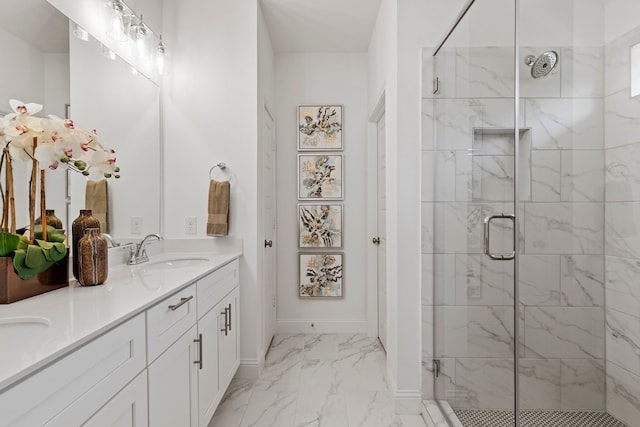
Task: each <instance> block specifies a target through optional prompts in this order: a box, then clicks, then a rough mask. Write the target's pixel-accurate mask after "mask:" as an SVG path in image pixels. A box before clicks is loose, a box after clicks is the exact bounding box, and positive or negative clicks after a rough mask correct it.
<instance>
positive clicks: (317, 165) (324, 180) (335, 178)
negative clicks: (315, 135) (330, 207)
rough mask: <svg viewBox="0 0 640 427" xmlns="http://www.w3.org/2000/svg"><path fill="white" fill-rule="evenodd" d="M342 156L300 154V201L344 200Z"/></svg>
mask: <svg viewBox="0 0 640 427" xmlns="http://www.w3.org/2000/svg"><path fill="white" fill-rule="evenodd" d="M343 190H344V186H343V169H342V155H341V154H298V199H299V200H342V199H343V198H344V191H343Z"/></svg>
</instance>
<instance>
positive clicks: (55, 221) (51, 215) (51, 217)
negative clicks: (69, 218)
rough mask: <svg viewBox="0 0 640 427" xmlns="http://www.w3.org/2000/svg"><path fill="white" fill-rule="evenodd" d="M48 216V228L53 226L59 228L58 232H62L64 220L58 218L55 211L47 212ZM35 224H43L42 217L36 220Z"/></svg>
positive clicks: (49, 210)
mask: <svg viewBox="0 0 640 427" xmlns="http://www.w3.org/2000/svg"><path fill="white" fill-rule="evenodd" d="M46 215H47V225H48V226H51V227H53V228H57V229H58V230H62V220H61V219H60V218H58V217H57V216H56V214H55V211H54V210H53V209H47V210H46ZM35 223H36V224H41V223H42V217H38V218H36V221H35Z"/></svg>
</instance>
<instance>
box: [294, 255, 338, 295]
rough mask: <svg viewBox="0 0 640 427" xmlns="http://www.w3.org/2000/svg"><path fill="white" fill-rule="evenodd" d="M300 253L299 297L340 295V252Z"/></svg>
mask: <svg viewBox="0 0 640 427" xmlns="http://www.w3.org/2000/svg"><path fill="white" fill-rule="evenodd" d="M299 255H300V264H299V265H300V280H299V292H300V296H301V297H341V296H342V291H343V288H344V282H343V262H344V255H343V254H342V253H326V254H318V253H316V254H305V253H301V254H299Z"/></svg>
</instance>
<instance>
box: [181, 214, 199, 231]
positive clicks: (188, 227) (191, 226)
mask: <svg viewBox="0 0 640 427" xmlns="http://www.w3.org/2000/svg"><path fill="white" fill-rule="evenodd" d="M197 229H198V225H197V219H196V217H195V216H187V217H185V218H184V232H185V233H186V234H196V232H197Z"/></svg>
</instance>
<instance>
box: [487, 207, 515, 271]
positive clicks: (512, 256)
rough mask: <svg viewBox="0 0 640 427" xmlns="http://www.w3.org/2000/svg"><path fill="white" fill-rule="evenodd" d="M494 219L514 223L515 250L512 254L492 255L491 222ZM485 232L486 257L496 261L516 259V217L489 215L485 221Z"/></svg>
mask: <svg viewBox="0 0 640 427" xmlns="http://www.w3.org/2000/svg"><path fill="white" fill-rule="evenodd" d="M494 219H510V220H511V222H512V223H513V232H514V239H513V240H514V249H513V250H512V251H511V253H510V254H492V253H491V221H493V220H494ZM483 231H484V245H483V246H484V253H485V255H486V256H488V257H489V258H491V259H494V260H496V261H509V260H512V259H515V257H516V250H515V232H516V217H515V215H505V214H499V215H489V216H488V217H486V218H485V219H484V226H483Z"/></svg>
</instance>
